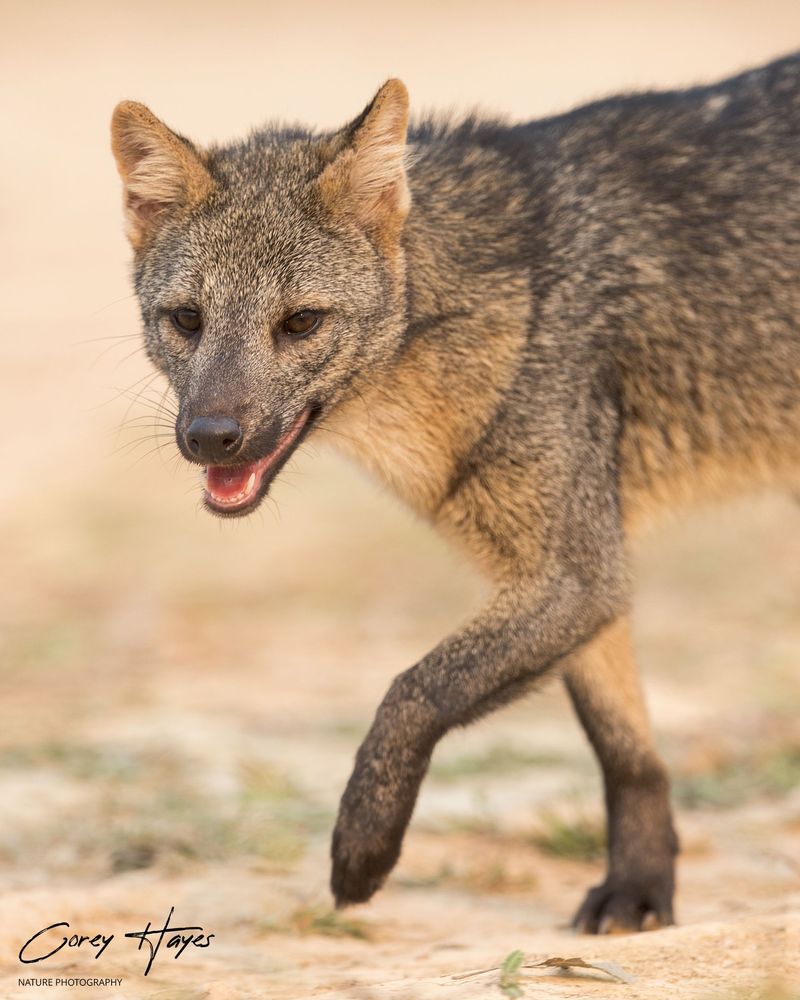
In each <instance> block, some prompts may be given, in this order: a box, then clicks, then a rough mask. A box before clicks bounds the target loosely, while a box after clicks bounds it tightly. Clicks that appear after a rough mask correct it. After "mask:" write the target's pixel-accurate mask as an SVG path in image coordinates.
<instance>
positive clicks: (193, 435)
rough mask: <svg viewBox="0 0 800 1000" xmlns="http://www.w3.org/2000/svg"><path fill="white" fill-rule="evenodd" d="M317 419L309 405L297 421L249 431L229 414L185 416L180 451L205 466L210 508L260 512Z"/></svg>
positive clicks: (226, 513) (231, 513)
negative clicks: (284, 466) (259, 504)
mask: <svg viewBox="0 0 800 1000" xmlns="http://www.w3.org/2000/svg"><path fill="white" fill-rule="evenodd" d="M317 414H318V411H317V410H315V409H314V408H313V407H311V406H307V407H306V408H305V409H304V410H302V411H301V412H300V413H298V414H297V415H296V416H295V417H293V418H288V417H277V416H276V417H274V418H273V419H272V420H269V421H267V422H266V423H264V424H263V425H261V426H260V427H255V428H252V427H251V428H248V427H247V426H242V424H241V423H240V422H239V420H237V419H236V418H235V417H233V416H228V415H226V414H216V415H208V414H201V415H199V416H195V415H194V414H191V413H189V414H187V413H186V412H185V411H184V413H183V414H182V415H181V417H180V418H179V419H178V424H177V426H176V437H177V441H178V446H179V447H180V450H181V451H182V452H183V455H184V457H185V458H187V459H188V460H189V461H190V462H196V463H199V464H202V465H204V466H205V492H204V498H203V499H204V502H205V505H206V507H207V508H208V509H209V510H210V511H212V512H213V513H214V514H218V515H220V516H221V517H240V516H242V515H243V514H247V513H249V512H250V511H252V510H254V509H255V507H256V506H258V503H259V502H260V501H261V500H262V499H263V498H264V496H265V495H266V493H267V491H268V490H269V487H270V484H271V483H272V480H273V479H274V478H275V476H276V475H277V473H278V471H279V470H280V469H281V467H282V466H283V465H284V464H285V462H286V461H287V460H288V458H289V456H290V455H291V454H292V453H293V451H294V450H295V448H296V447H297V446H298V445H299V444H300V442H301V440H302V439H303V438H304V437H305V435H306V434H307V433H308V431H309V430H310V428H311V425H312V424H313V423H314V420H315V418H316V416H317Z"/></svg>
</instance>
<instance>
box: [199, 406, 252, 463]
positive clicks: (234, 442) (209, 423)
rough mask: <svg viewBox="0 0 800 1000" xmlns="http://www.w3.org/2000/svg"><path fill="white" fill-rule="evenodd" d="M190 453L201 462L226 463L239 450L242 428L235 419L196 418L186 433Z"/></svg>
mask: <svg viewBox="0 0 800 1000" xmlns="http://www.w3.org/2000/svg"><path fill="white" fill-rule="evenodd" d="M186 443H187V444H188V446H189V451H191V453H192V454H193V455H196V456H197V458H199V459H200V461H201V462H207V463H209V464H210V465H214V464H216V463H218V462H225V461H227V460H228V459H230V458H231V457H232V456H233V455H235V454H236V452H237V451H238V450H239V446H240V445H241V443H242V428H241V427H240V426H239V422H238V421H237V420H234V419H233V417H195V418H194V420H193V421H192V422H191V423H190V424H189V429H188V430H187V431H186Z"/></svg>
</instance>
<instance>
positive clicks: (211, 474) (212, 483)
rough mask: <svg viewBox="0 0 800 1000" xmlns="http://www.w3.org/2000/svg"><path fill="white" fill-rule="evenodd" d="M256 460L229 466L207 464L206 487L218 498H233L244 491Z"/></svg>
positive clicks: (254, 468) (254, 467)
mask: <svg viewBox="0 0 800 1000" xmlns="http://www.w3.org/2000/svg"><path fill="white" fill-rule="evenodd" d="M257 465H258V463H257V462H252V463H251V464H250V465H239V466H237V467H236V468H231V467H230V466H226V465H209V466H208V468H207V469H206V476H207V478H206V489H207V490H208V492H209V493H211V494H212V495H213V496H215V497H218V498H219V499H220V500H233V498H234V497H238V496H239V495H240V494H242V493H244V491H245V489H246V487H247V481H248V479H249V478H250V476H251V475H252V474H253V473H254V472H255V471H256V466H257Z"/></svg>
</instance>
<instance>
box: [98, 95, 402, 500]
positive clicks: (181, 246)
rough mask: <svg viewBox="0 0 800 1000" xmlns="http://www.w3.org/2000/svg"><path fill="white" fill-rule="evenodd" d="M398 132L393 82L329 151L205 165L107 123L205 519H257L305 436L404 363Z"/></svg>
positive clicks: (283, 140)
mask: <svg viewBox="0 0 800 1000" xmlns="http://www.w3.org/2000/svg"><path fill="white" fill-rule="evenodd" d="M407 121H408V95H407V93H406V89H405V87H404V86H403V84H402V83H401V82H400V81H399V80H390V81H389V82H388V83H386V84H385V85H384V86H383V87H382V88H381V89H380V91H379V92H378V94H377V95H376V97H375V98H374V100H373V101H372V102H371V103H370V104H369V105H368V106H367V108H366V109H365V110H364V111H363V112H362V113H361V114H360V115H359V116H358V118H356V119H355V120H354V121H353V122H351V123H350V124H349V125H347V126H346V127H345V128H343V129H342V130H341V131H339V132H337V133H335V134H332V135H316V136H315V135H311V134H304V133H301V132H300V131H298V130H288V129H287V130H273V131H265V132H259V133H256V134H253V135H252V136H251V137H250V138H249V139H247V140H245V141H244V142H241V143H238V144H234V145H229V146H222V147H214V148H209V149H199V148H198V147H196V146H195V145H194V144H192V143H191V142H190V141H189V140H187V139H185V138H184V137H183V136H181V135H179V134H177V133H176V132H173V131H172V130H171V129H169V128H168V127H167V126H166V125H164V124H163V123H162V122H161V121H160V120H159V119H158V118H156V117H155V115H153V114H152V113H151V112H150V111H149V110H148V109H147V108H146V107H145V106H144V105H142V104H137V103H134V102H129V101H126V102H123V103H121V104H119V105H118V106H117V107H116V108H115V110H114V114H113V118H112V123H111V136H112V149H113V152H114V156H115V158H116V161H117V166H118V169H119V172H120V175H121V177H122V183H123V189H124V207H125V216H126V220H127V233H128V238H129V240H130V242H131V244H132V246H133V251H134V268H133V272H134V284H135V288H136V292H137V295H138V298H139V303H140V307H141V315H142V320H143V325H144V338H145V345H146V350H147V353H148V356H149V357H150V359H151V360H152V362H153V363H154V364H155V365H156V366H157V367H158V368H159V369H160V370H161V371H162V372H163V373H164V374H165V375H166V377H167V379H168V380H169V383H170V385H171V387H172V389H173V390H174V392H175V395H176V398H177V400H178V417H177V421H176V428H175V431H176V439H177V443H178V447H179V448H180V450H181V452H182V453H183V455H184V456H185V457H186V458H187V459H188V460H189V461H190V462H194V463H197V464H199V465H202V466H205V468H206V480H205V496H204V500H205V504H206V506H207V507H208V508H209V509H210V510H211V511H213V512H214V513H217V514H219V515H221V516H228V517H230V516H236V515H241V514H245V513H248V512H249V511H251V510H253V509H254V508H255V507H256V506H257V504H258V503H259V501H260V500H261V499H262V498H263V497H264V496H265V494H266V493H267V491H268V489H269V486H270V483H271V482H272V480H273V479H274V477H275V475H276V474H277V472H278V471H279V469H280V468H281V466H282V465H283V464H284V463H285V462H286V460H287V459H288V458H289V455H290V454H291V453H292V451H293V450H294V449H295V448H296V447H297V445H298V444H299V443H300V441H301V440H302V439H303V438H304V437H305V436H306V435H307V434H308V433H309V431H310V430H311V429H312V427H313V426H314V425H315V424H316V423H318V422H320V421H323V420H324V418H325V416H326V414H328V413H330V412H332V411H333V409H334V408H335V407H337V406H338V405H340V404H341V403H343V402H344V401H345V400H346V399H347V398H348V397H349V396H350V395H351V394H354V393H358V391H359V385H360V383H362V381H363V380H364V379H365V378H369V377H370V374H371V373H372V374H374V373H375V371H376V370H377V369H380V368H381V367H383V366H385V365H386V364H387V363H389V362H390V361H391V359H392V358H393V357H394V356H395V355H396V354H397V352H398V351H399V350H400V347H401V345H402V333H403V327H404V283H405V270H404V257H403V250H402V244H401V232H402V228H403V223H404V220H405V218H406V215H407V213H408V210H409V204H410V196H409V191H408V183H407V178H406V173H405V166H404V155H405V143H406V128H407Z"/></svg>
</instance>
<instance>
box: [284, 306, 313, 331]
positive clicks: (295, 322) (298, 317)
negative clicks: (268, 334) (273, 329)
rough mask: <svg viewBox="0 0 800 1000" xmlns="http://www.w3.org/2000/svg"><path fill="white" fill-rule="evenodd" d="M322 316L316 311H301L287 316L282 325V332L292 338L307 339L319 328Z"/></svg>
mask: <svg viewBox="0 0 800 1000" xmlns="http://www.w3.org/2000/svg"><path fill="white" fill-rule="evenodd" d="M321 320H322V316H321V315H320V314H319V313H318V312H317V311H316V310H315V309H301V310H300V312H296V313H292V315H291V316H287V317H286V319H285V320H284V321H283V323H282V324H281V331H282V332H283V333H285V334H287V335H288V336H290V337H307V336H308V335H309V334H310V333H313V332H314V331H315V330H316V329H317V327H318V326H319V324H320V322H321Z"/></svg>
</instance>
